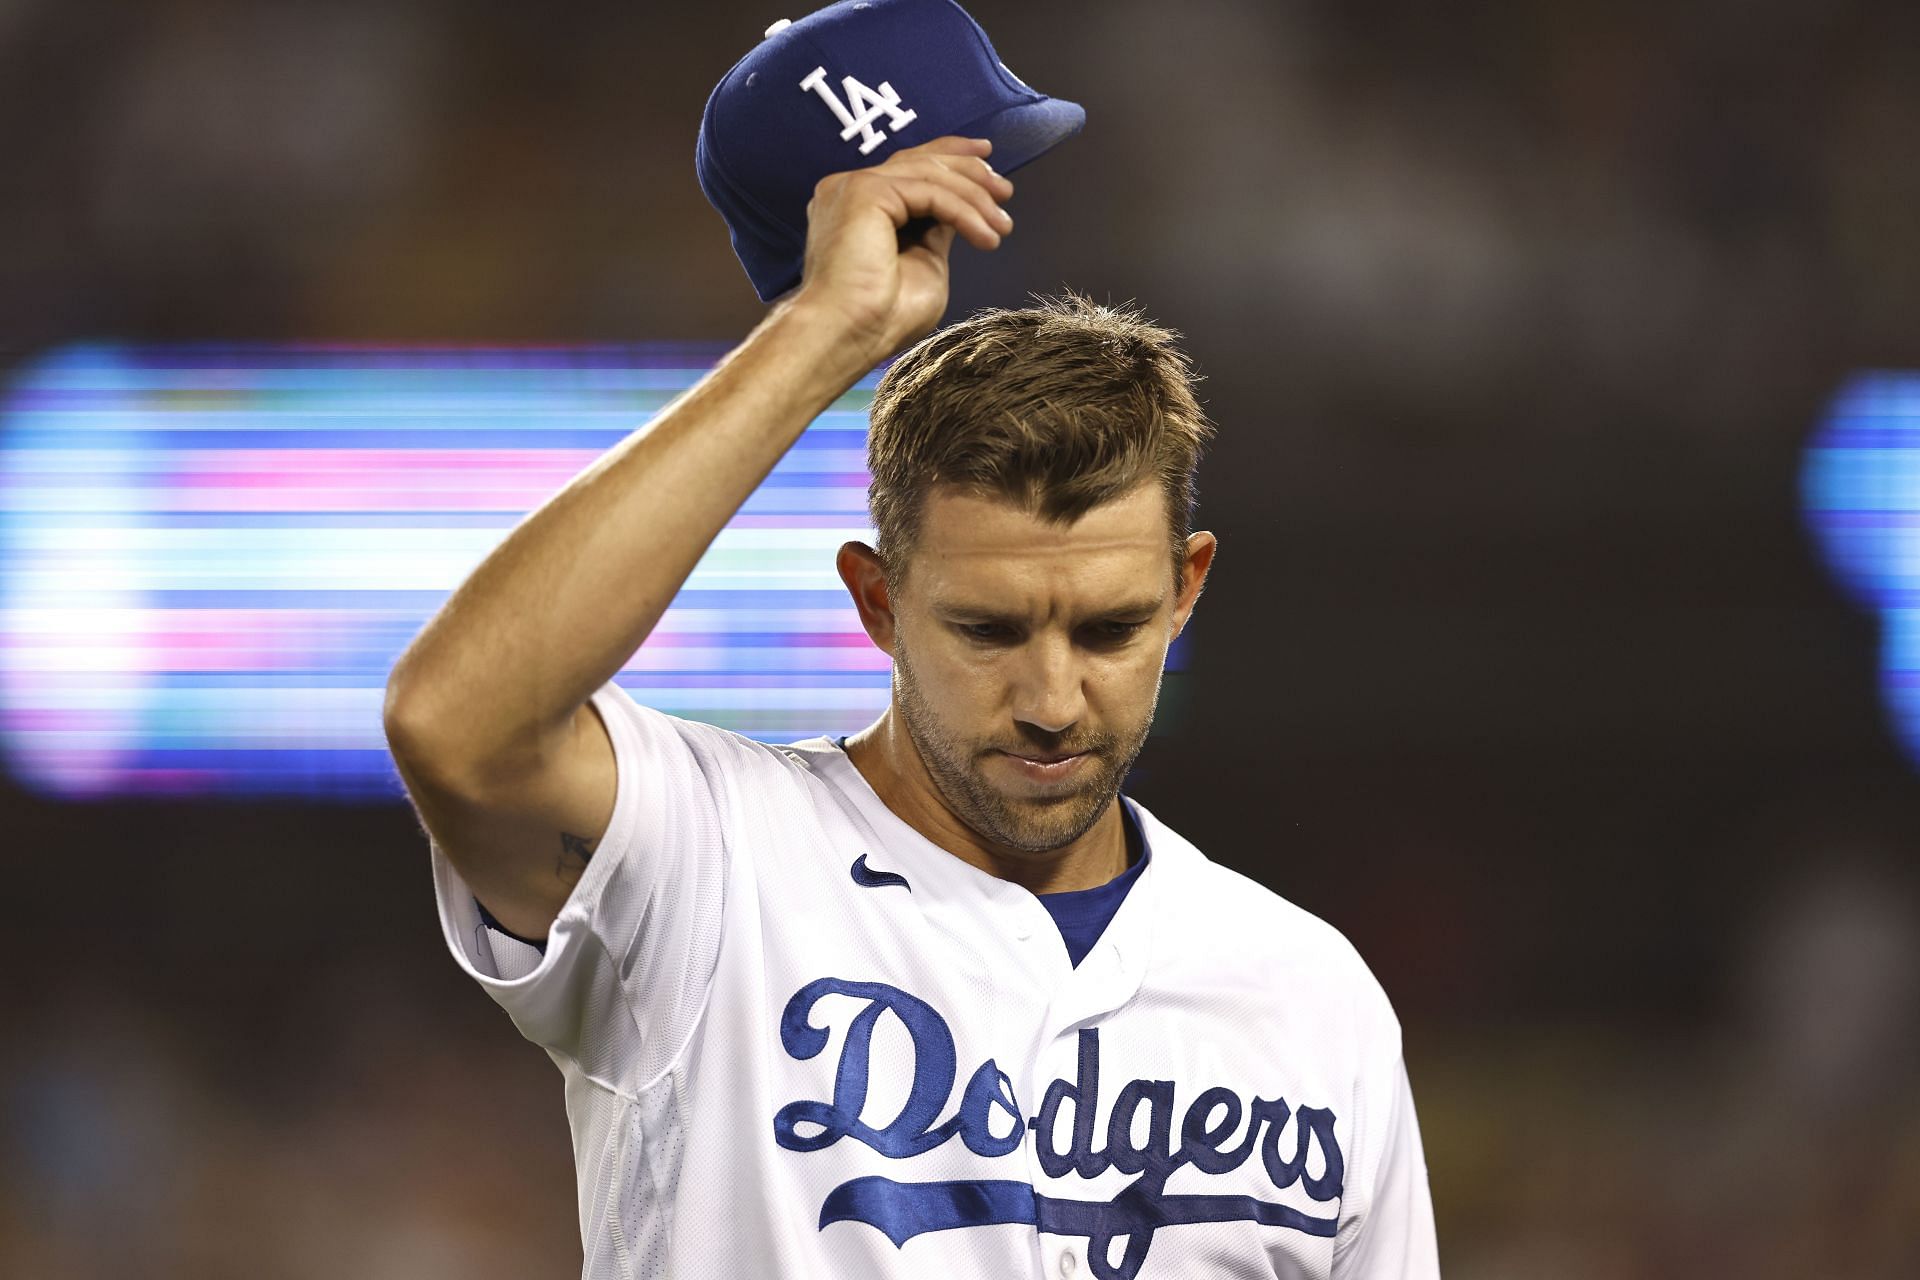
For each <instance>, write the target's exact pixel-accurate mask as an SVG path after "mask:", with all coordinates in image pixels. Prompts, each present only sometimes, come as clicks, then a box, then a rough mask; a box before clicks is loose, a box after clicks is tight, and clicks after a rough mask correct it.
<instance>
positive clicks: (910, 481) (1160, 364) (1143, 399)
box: [867, 290, 1214, 590]
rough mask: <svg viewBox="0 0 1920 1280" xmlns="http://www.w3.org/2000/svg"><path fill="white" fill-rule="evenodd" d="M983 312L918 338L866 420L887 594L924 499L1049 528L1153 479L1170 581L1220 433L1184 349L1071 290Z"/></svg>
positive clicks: (1137, 315) (896, 580)
mask: <svg viewBox="0 0 1920 1280" xmlns="http://www.w3.org/2000/svg"><path fill="white" fill-rule="evenodd" d="M1033 301H1034V304H1035V305H1033V306H1030V307H1023V308H1020V309H1017V310H1016V309H1010V308H1005V307H993V308H989V309H987V310H984V311H979V312H976V313H975V314H973V315H972V316H969V317H968V318H967V319H965V320H963V321H961V322H959V323H958V324H954V325H950V326H949V327H947V328H945V329H941V330H939V331H937V332H935V333H933V334H931V335H929V336H928V337H926V338H924V339H922V340H921V341H920V342H919V343H917V344H916V345H915V346H913V347H912V348H910V349H909V350H908V351H907V352H906V353H905V354H903V355H902V356H901V357H900V358H899V359H898V360H896V361H894V363H893V366H892V367H891V368H889V369H888V370H887V372H886V374H885V376H883V377H882V378H881V379H880V385H879V387H878V389H876V390H875V392H874V397H873V404H872V407H871V409H870V410H869V414H870V418H871V429H870V430H869V432H868V434H867V469H868V470H869V471H870V472H871V473H872V475H873V483H872V485H871V487H870V488H869V489H868V491H867V506H868V510H869V512H870V513H871V515H872V517H873V524H874V528H875V530H876V531H877V533H878V543H879V545H878V547H877V548H876V549H877V550H878V552H879V553H880V558H881V561H882V563H883V564H884V565H885V566H886V569H887V576H888V578H889V579H890V580H891V582H892V584H893V586H894V589H895V590H898V589H899V588H900V586H901V585H902V584H903V582H904V580H905V574H906V565H907V560H908V558H909V556H910V555H911V554H912V551H913V548H914V545H915V543H916V541H917V540H918V536H919V532H920V520H921V516H922V513H923V512H924V510H925V507H926V498H927V493H928V491H929V490H931V489H932V488H934V487H935V486H937V485H943V484H945V485H954V486H956V487H959V488H961V489H963V490H965V491H967V492H970V493H974V494H977V495H980V496H982V497H999V498H1004V499H1007V500H1008V501H1011V502H1014V503H1018V504H1019V505H1020V506H1021V507H1022V508H1024V509H1025V510H1027V511H1028V512H1031V513H1032V514H1035V515H1038V516H1039V517H1040V518H1041V519H1043V520H1045V521H1047V522H1049V523H1053V524H1067V523H1070V522H1071V521H1074V520H1077V519H1078V518H1079V517H1081V516H1082V515H1084V514H1086V512H1088V511H1089V510H1091V509H1093V508H1094V507H1097V506H1099V505H1100V504H1101V503H1104V502H1109V501H1112V500H1113V499H1115V498H1118V497H1120V496H1122V495H1123V494H1126V493H1128V492H1129V491H1131V490H1132V489H1133V488H1135V487H1136V486H1137V485H1139V484H1141V483H1143V482H1144V481H1146V480H1148V479H1150V478H1151V479H1157V480H1158V481H1159V483H1160V487H1161V491H1162V492H1163V493H1164V494H1165V495H1166V500H1167V518H1168V519H1167V522H1168V525H1169V526H1170V528H1171V531H1172V551H1173V566H1174V580H1175V583H1176V584H1178V582H1179V580H1180V575H1181V571H1182V569H1183V568H1184V566H1185V563H1186V554H1187V536H1188V535H1189V534H1190V533H1191V532H1192V530H1193V506H1194V499H1195V487H1194V472H1195V470H1196V468H1197V467H1198V465H1199V462H1200V453H1201V450H1202V448H1203V447H1204V446H1205V445H1206V443H1207V442H1208V441H1209V440H1210V439H1212V437H1213V434H1214V427H1213V424H1212V423H1211V422H1209V421H1208V420H1207V416H1206V414H1205V413H1204V412H1202V411H1201V408H1200V402H1199V401H1198V399H1197V398H1195V396H1194V393H1193V389H1194V385H1195V384H1196V383H1197V382H1199V380H1200V375H1199V374H1197V373H1195V372H1194V371H1193V366H1192V363H1191V362H1190V361H1189V360H1188V359H1187V356H1186V355H1185V353H1183V352H1182V351H1181V350H1180V349H1179V347H1178V346H1176V345H1175V344H1176V342H1177V341H1178V339H1179V337H1180V335H1179V333H1178V332H1176V331H1175V330H1172V329H1167V328H1163V327H1161V326H1159V325H1156V324H1154V323H1152V322H1151V321H1149V320H1148V319H1147V318H1146V317H1145V316H1144V315H1143V314H1142V313H1141V312H1140V311H1139V310H1138V309H1137V308H1135V307H1133V306H1132V304H1127V305H1124V306H1121V307H1117V308H1116V307H1111V306H1103V305H1101V304H1099V303H1096V302H1094V301H1093V300H1092V299H1090V298H1087V297H1085V296H1083V295H1081V294H1078V293H1075V292H1073V291H1071V290H1069V291H1067V292H1066V293H1064V294H1063V295H1061V296H1059V297H1042V296H1040V295H1034V297H1033Z"/></svg>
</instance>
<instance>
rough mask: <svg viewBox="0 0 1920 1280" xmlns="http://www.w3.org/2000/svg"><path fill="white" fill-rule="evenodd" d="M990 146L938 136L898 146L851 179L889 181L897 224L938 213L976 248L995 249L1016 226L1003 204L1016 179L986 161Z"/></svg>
mask: <svg viewBox="0 0 1920 1280" xmlns="http://www.w3.org/2000/svg"><path fill="white" fill-rule="evenodd" d="M942 144H945V145H942ZM991 147H992V144H991V143H989V142H987V141H986V140H985V139H970V138H953V139H936V140H935V142H933V143H927V144H923V145H922V146H920V147H912V148H909V149H908V150H906V151H901V152H898V153H896V154H894V155H892V156H890V157H888V159H887V160H886V161H885V162H884V163H882V164H879V165H876V166H874V167H873V168H872V169H866V170H858V171H855V172H854V173H852V174H849V175H848V180H849V181H853V182H864V183H869V184H872V183H884V184H886V192H885V194H886V195H891V196H894V197H897V199H898V201H899V203H898V204H897V205H896V206H894V215H895V224H896V225H902V224H904V222H905V221H906V220H908V219H911V218H934V219H937V220H938V221H940V222H942V223H944V224H947V225H949V226H952V227H953V228H954V229H955V230H956V231H958V232H959V233H960V234H961V235H962V236H964V237H965V238H966V240H967V243H969V244H971V245H973V246H974V247H975V248H977V249H994V248H998V247H999V245H1000V241H1001V238H1002V237H1004V236H1005V235H1006V234H1007V233H1008V232H1009V231H1012V230H1013V218H1012V216H1011V215H1009V214H1008V213H1007V211H1006V210H1005V209H1002V208H1001V207H1000V204H999V202H1000V201H1001V200H1004V199H1006V198H1007V197H1008V196H1011V195H1012V194H1013V184H1012V183H1011V182H1009V181H1007V179H1006V178H1004V177H1002V176H1001V175H1000V174H998V173H995V172H994V171H993V168H992V166H990V165H989V164H988V163H987V162H986V158H985V155H984V152H986V151H988V150H990V149H991Z"/></svg>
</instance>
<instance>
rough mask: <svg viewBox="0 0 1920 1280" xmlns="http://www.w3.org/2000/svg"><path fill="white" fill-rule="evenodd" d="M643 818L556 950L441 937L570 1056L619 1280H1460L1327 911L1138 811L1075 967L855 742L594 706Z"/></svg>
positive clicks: (570, 1092)
mask: <svg viewBox="0 0 1920 1280" xmlns="http://www.w3.org/2000/svg"><path fill="white" fill-rule="evenodd" d="M593 705H594V706H595V707H596V708H597V709H598V711H599V713H600V716H601V718H602V719H603V720H604V721H605V723H606V726H607V729H608V733H609V736H610V737H611V738H612V741H613V749H614V755H615V757H616V759H617V761H618V772H619V790H618V797H617V800H616V802H615V805H614V809H613V817H612V821H611V824H610V825H609V826H608V828H607V832H606V835H605V836H604V838H603V839H602V840H601V842H600V844H599V847H598V849H597V850H596V852H595V853H594V856H593V858H592V860H591V861H590V862H589V863H588V864H587V868H586V872H585V874H584V875H583V876H582V877H581V879H580V883H579V885H578V886H577V887H576V888H575V890H574V892H573V894H572V896H571V897H570V898H569V900H568V901H567V904H566V906H565V907H564V908H562V910H561V912H560V915H559V918H558V919H557V920H555V921H554V924H553V929H552V932H551V933H550V934H549V937H548V942H547V946H546V951H545V954H544V955H541V954H540V953H539V952H537V951H535V950H534V949H533V948H531V947H527V946H523V945H521V944H519V943H516V942H513V941H512V940H510V939H507V938H505V937H504V936H502V935H501V934H499V933H496V932H494V931H493V930H491V929H488V928H487V927H486V926H485V925H484V924H483V923H482V922H481V920H480V917H479V914H478V911H477V909H476V905H475V902H474V899H473V895H472V894H471V892H470V891H469V890H468V889H467V887H466V886H465V885H464V884H463V883H462V882H461V880H460V878H459V876H458V874H457V873H456V872H455V871H454V870H453V867H452V866H451V865H450V864H449V863H448V862H447V860H446V859H445V857H444V856H443V855H442V854H441V853H440V851H439V849H438V848H435V849H434V851H433V860H434V872H435V887H436V893H437V897H438V900H439V906H440V913H441V918H442V921H443V923H444V925H445V928H446V935H447V941H448V943H449V945H450V946H451V947H452V949H453V952H454V954H455V956H457V957H458V958H459V961H460V963H461V964H462V966H463V967H465V968H466V970H467V971H468V972H469V973H471V974H472V975H473V977H474V978H475V979H477V980H478V981H479V982H480V983H481V985H482V986H484V987H485V988H486V990H487V992H488V994H490V995H491V996H492V997H493V998H494V999H495V1000H496V1001H498V1002H499V1003H500V1004H501V1005H502V1006H503V1007H504V1008H505V1009H506V1010H507V1012H508V1013H509V1014H511V1015H512V1017H513V1020H514V1022H515V1023H516V1024H517V1025H518V1026H519V1028H520V1030H521V1032H522V1033H523V1034H524V1035H525V1036H526V1037H527V1038H528V1039H529V1040H532V1041H533V1042H534V1043H536V1044H538V1045H540V1046H542V1047H543V1048H544V1049H546V1051H547V1052H548V1054H549V1055H550V1056H551V1057H552V1058H553V1061H554V1062H555V1063H556V1064H557V1065H558V1066H559V1068H560V1070H561V1072H562V1073H563V1075H564V1076H565V1079H566V1098H567V1113H568V1116H569V1119H570V1121H571V1123H572V1128H573V1144H574V1159H575V1162H576V1166H577V1170H578V1180H579V1197H580V1235H581V1239H582V1241H583V1243H584V1245H585V1253H586V1265H585V1270H584V1272H583V1274H584V1276H585V1277H587V1278H588V1280H616V1278H617V1280H633V1278H634V1277H648V1278H651V1277H677V1278H684V1280H707V1278H708V1277H780V1278H781V1280H803V1278H804V1280H812V1278H816V1277H817V1278H818V1280H852V1278H854V1277H866V1276H889V1277H896V1276H897V1277H916V1278H919V1277H928V1276H939V1277H943V1278H947V1277H951V1278H954V1280H968V1278H971V1277H979V1280H1009V1277H1058V1278H1060V1280H1075V1278H1076V1277H1085V1276H1092V1277H1095V1278H1096V1280H1134V1278H1136V1277H1137V1278H1138V1280H1172V1278H1180V1280H1190V1278H1193V1277H1207V1278H1209V1280H1224V1278H1229V1277H1256V1276H1259V1277H1289V1278H1292V1277H1319V1278H1326V1277H1353V1278H1355V1280H1360V1278H1362V1277H1364V1278H1366V1280H1389V1278H1391V1280H1402V1278H1416V1280H1417V1278H1424V1277H1431V1276H1436V1275H1438V1263H1437V1261H1436V1256H1435V1245H1434V1231H1433V1215H1432V1207H1431V1204H1430V1201H1429V1199H1428V1191H1427V1172H1426V1164H1425V1160H1424V1157H1423V1155H1422V1152H1421V1146H1420V1134H1419V1129H1418V1126H1417V1124H1416V1122H1415V1119H1414V1110H1413V1099H1412V1095H1411V1093H1410V1091H1409V1088H1408V1084H1407V1076H1406V1072H1405V1069H1404V1067H1403V1065H1402V1060H1401V1048H1400V1028H1399V1023H1398V1021H1397V1019H1396V1018H1395V1017H1394V1014H1393V1010H1392V1008H1391V1007H1390V1006H1389V1004H1388V1002H1387V998H1386V996H1385V994H1384V993H1383V992H1382V991H1381V989H1380V986H1379V983H1378V982H1377V981H1376V980H1375V979H1374V977H1373V975H1372V974H1371V973H1370V972H1369V971H1368V969H1367V967H1366V965H1365V964H1364V963H1363V962H1362V961H1361V959H1360V957H1359V956H1358V955H1357V954H1356V953H1355V951H1354V950H1353V948H1352V946H1351V945H1350V944H1349V943H1348V942H1347V941H1346V939H1345V938H1343V937H1342V936H1341V935H1340V934H1339V933H1338V932H1336V931H1335V930H1334V929H1333V928H1332V927H1330V926H1328V925H1327V924H1325V923H1323V922H1322V921H1320V920H1319V919H1317V918H1315V917H1314V916H1311V915H1309V914H1308V913H1306V912H1305V911H1302V910H1300V909H1299V908H1297V907H1295V906H1293V905H1291V904H1289V903H1287V902H1286V901H1284V900H1283V899H1281V898H1279V897H1277V896H1276V895H1274V894H1273V893H1271V892H1269V891H1268V890H1266V889H1264V888H1262V887H1261V886H1260V885H1258V884H1255V883H1254V882H1252V881H1250V880H1248V879H1246V878H1245V877H1243V876H1240V875H1238V874H1236V873H1235V872H1232V871H1229V870H1227V869H1226V868H1224V867H1221V866H1218V865H1216V864H1215V863H1212V862H1210V861H1208V860H1207V859H1206V858H1205V857H1204V856H1203V855H1202V854H1201V853H1200V852H1199V851H1198V850H1197V849H1195V848H1194V847H1193V846H1192V845H1191V844H1189V843H1188V842H1187V841H1185V840H1184V839H1182V838H1181V837H1180V836H1178V835H1177V834H1175V833H1174V832H1173V831H1171V830H1169V829H1168V828H1167V827H1166V826H1164V825H1162V824H1161V823H1160V822H1158V821H1157V820H1155V818H1154V817H1153V815H1152V814H1150V813H1148V812H1147V811H1146V810H1145V809H1144V808H1142V807H1141V806H1140V805H1139V804H1138V803H1136V802H1134V801H1132V800H1131V799H1130V798H1123V799H1122V801H1121V803H1124V804H1129V805H1131V806H1132V812H1133V814H1134V816H1135V817H1136V819H1137V821H1138V823H1139V828H1140V831H1141V834H1142V836H1143V837H1144V841H1145V846H1146V860H1145V866H1144V868H1143V870H1142V871H1141V874H1140V876H1139V878H1138V880H1137V881H1136V882H1135V883H1134V885H1133V888H1132V890H1131V892H1130V893H1129V894H1128V895H1127V898H1126V900H1125V901H1124V903H1122V905H1121V906H1120V909H1119V911H1118V912H1117V913H1116V914H1115V915H1114V917H1113V919H1112V920H1111V922H1110V923H1109V924H1108V925H1107V928H1106V930H1105V932H1104V933H1103V934H1102V935H1101V936H1100V940H1099V942H1098V944H1097V945H1096V946H1095V947H1094V949H1093V950H1092V952H1091V953H1090V954H1088V955H1087V956H1086V957H1085V959H1083V960H1082V961H1081V963H1080V965H1079V966H1078V967H1077V968H1076V967H1074V966H1073V965H1072V964H1071V963H1070V961H1069V959H1068V955H1067V951H1066V948H1065V945H1064V943H1063V942H1062V939H1061V935H1060V932H1059V930H1058V928H1056V926H1055V924H1054V922H1053V920H1052V918H1051V917H1050V916H1049V915H1048V913H1047V910H1046V908H1045V907H1044V906H1043V905H1042V904H1041V902H1040V900H1039V899H1038V898H1036V897H1035V896H1034V895H1033V894H1032V893H1030V892H1028V891H1027V890H1025V889H1023V888H1021V887H1020V886H1019V885H1016V884H1012V883H1010V882H1008V881H1005V880H1001V879H998V878H996V877H994V876H991V875H988V874H987V873H986V872H984V871H980V870H978V869H976V868H974V867H972V866H970V865H969V864H967V863H965V862H963V861H961V860H960V859H959V858H957V857H955V856H954V855H953V854H951V853H948V852H947V851H946V850H944V849H942V848H940V847H939V846H937V845H935V844H933V843H932V842H931V841H929V840H927V839H926V838H925V837H924V836H922V835H921V834H920V833H919V832H917V831H915V830H914V829H913V828H912V827H910V826H908V825H907V823H906V822H905V821H903V820H902V819H901V818H900V817H899V816H898V815H896V814H895V813H894V812H893V811H892V810H890V809H889V808H887V806H886V805H885V804H884V803H883V802H882V801H881V800H880V799H879V797H878V796H877V795H876V794H875V793H874V791H873V790H872V788H871V787H869V786H868V785H867V783H866V781H865V780H864V778H863V777H862V776H861V774H860V772H859V770H858V769H856V768H855V767H854V765H853V763H852V761H851V760H850V759H849V758H848V757H847V755H846V753H845V752H844V751H842V750H841V749H840V748H839V747H838V746H836V745H835V744H834V743H833V742H831V741H829V740H828V739H825V738H815V739H811V740H809V741H806V742H801V743H796V744H794V745H792V746H789V747H773V746H766V745H762V744H759V743H756V742H753V741H751V740H749V739H746V738H742V737H740V736H738V735H736V734H732V733H729V732H726V731H724V730H721V729H716V728H713V727H711V726H709V725H703V724H696V723H692V722H689V721H685V720H680V719H676V718H674V717H671V716H667V715H664V714H662V713H660V712H657V711H653V710H649V709H647V708H644V707H641V706H638V705H636V704H635V703H634V701H633V700H632V699H631V698H630V697H629V696H628V695H627V693H626V691H625V690H623V689H621V688H619V687H618V686H617V685H614V684H608V685H606V686H604V687H603V688H601V689H600V690H599V691H598V692H596V693H595V694H594V696H593Z"/></svg>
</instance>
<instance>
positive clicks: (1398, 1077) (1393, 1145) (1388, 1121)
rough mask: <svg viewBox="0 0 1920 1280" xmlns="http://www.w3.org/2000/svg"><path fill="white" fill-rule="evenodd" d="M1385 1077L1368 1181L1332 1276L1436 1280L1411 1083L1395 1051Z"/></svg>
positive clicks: (1429, 1210)
mask: <svg viewBox="0 0 1920 1280" xmlns="http://www.w3.org/2000/svg"><path fill="white" fill-rule="evenodd" d="M1386 1083H1387V1089H1386V1091H1385V1094H1386V1103H1387V1105H1386V1109H1385V1112H1384V1114H1383V1115H1382V1116H1381V1117H1380V1121H1381V1128H1380V1148H1379V1153H1378V1155H1377V1156H1376V1157H1375V1159H1374V1160H1373V1162H1372V1163H1373V1166H1374V1175H1373V1179H1372V1186H1371V1188H1370V1189H1369V1191H1368V1194H1367V1196H1366V1200H1365V1202H1364V1208H1363V1209H1362V1210H1361V1216H1360V1220H1359V1221H1358V1222H1357V1223H1356V1224H1355V1229H1354V1231H1353V1233H1352V1235H1351V1236H1348V1237H1345V1238H1343V1239H1342V1240H1341V1241H1340V1242H1339V1245H1338V1247H1337V1248H1336V1251H1335V1254H1334V1261H1333V1276H1334V1280H1437V1278H1438V1276H1439V1275H1440V1259H1439V1250H1438V1245H1437V1243H1436V1241H1435V1238H1434V1229H1433V1200H1432V1197H1431V1195H1430V1194H1429V1191H1428V1187H1427V1160H1426V1155H1425V1153H1424V1152H1423V1150H1422V1149H1421V1145H1420V1123H1419V1121H1418V1119H1417V1118H1416V1117H1415V1115H1414V1110H1413V1086H1412V1084H1411V1083H1410V1082H1409V1080H1408V1079H1407V1069H1406V1063H1405V1061H1404V1060H1403V1059H1401V1058H1399V1057H1398V1056H1396V1058H1395V1062H1394V1069H1393V1072H1392V1074H1391V1076H1390V1077H1389V1078H1388V1081H1387V1082H1386Z"/></svg>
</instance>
